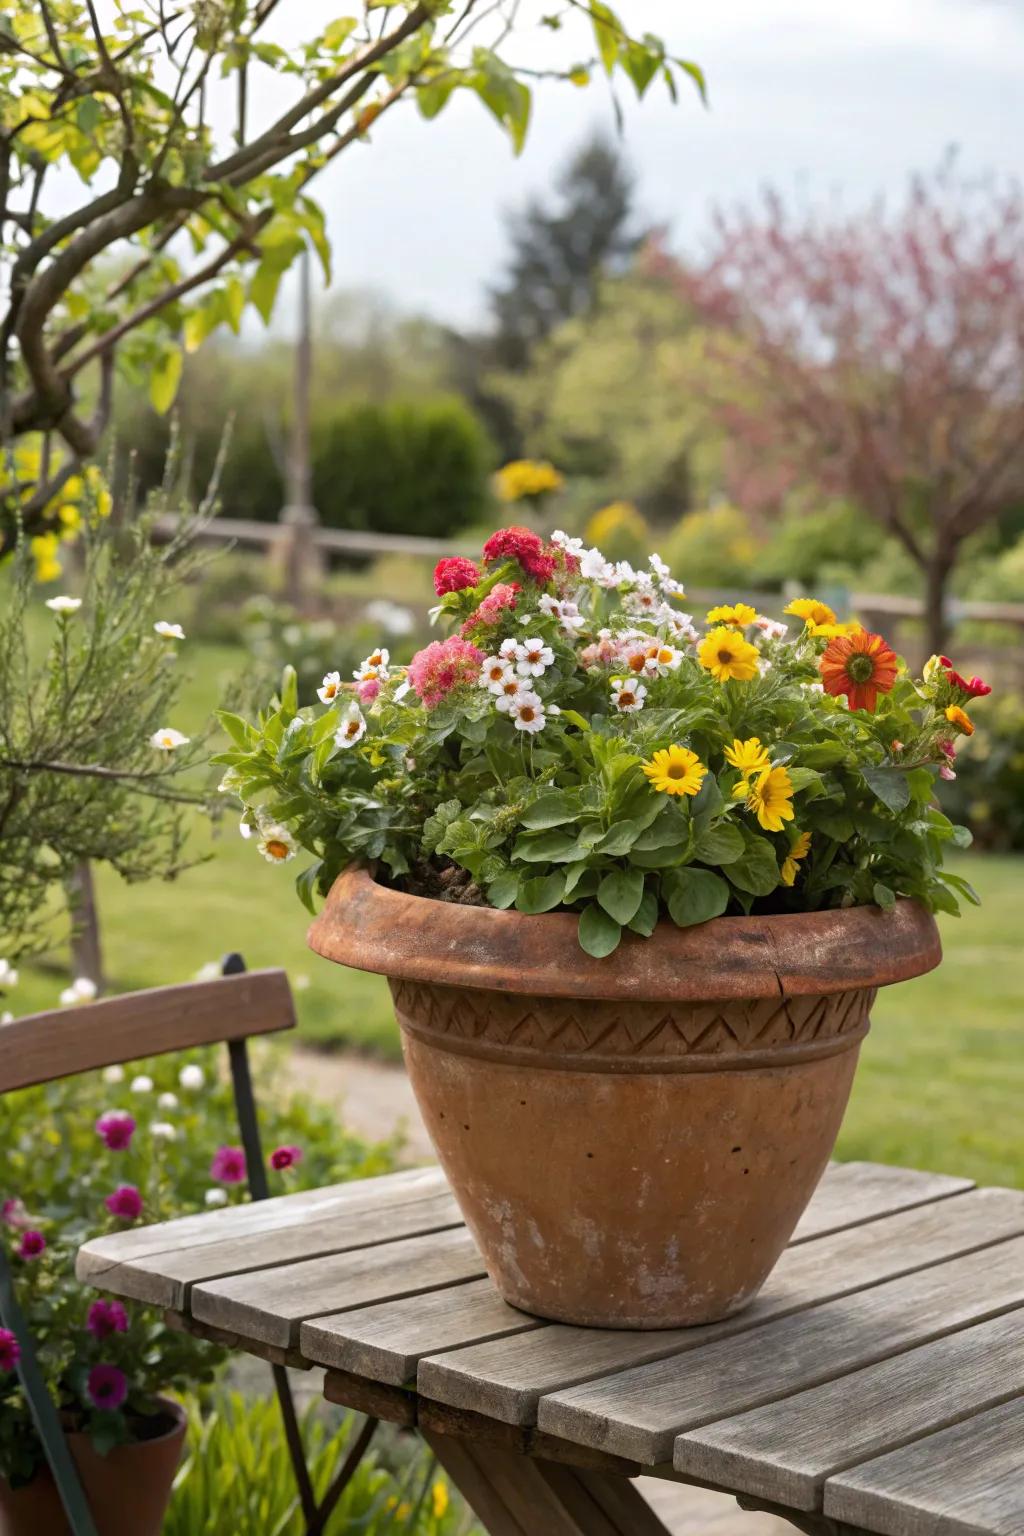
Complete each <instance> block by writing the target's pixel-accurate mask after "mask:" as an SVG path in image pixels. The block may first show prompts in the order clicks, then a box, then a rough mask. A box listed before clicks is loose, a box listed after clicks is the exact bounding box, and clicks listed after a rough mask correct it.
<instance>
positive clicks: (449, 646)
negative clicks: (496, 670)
mask: <svg viewBox="0 0 1024 1536" xmlns="http://www.w3.org/2000/svg"><path fill="white" fill-rule="evenodd" d="M483 659H484V655H483V652H482V651H478V650H477V648H476V646H475V645H470V644H469V643H468V641H466V640H463V639H462V638H461V637H460V636H459V635H449V637H448V639H447V640H435V641H434V642H433V644H431V645H427V646H425V647H424V648H423V650H422V651H417V652H416V655H415V656H414V657H413V659H412V661H410V663H409V670H408V673H407V677H408V680H409V683H410V684H411V686H412V687H413V688H414V689H415V690H416V692H417V693H418V694H419V696H420V699H421V701H422V703H423V707H424V708H425V709H434V708H435V707H436V706H437V705H438V704H440V702H441V700H442V699H444V698H446V697H447V695H448V694H449V693H451V691H452V689H453V688H458V687H459V685H460V684H462V683H475V682H476V680H477V678H478V676H479V674H480V663H481V662H482V661H483Z"/></svg>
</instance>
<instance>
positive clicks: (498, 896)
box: [487, 869, 519, 912]
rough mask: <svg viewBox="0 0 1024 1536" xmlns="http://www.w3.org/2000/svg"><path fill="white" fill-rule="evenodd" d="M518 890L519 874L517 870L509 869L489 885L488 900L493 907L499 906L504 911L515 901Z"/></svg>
mask: <svg viewBox="0 0 1024 1536" xmlns="http://www.w3.org/2000/svg"><path fill="white" fill-rule="evenodd" d="M518 891H519V876H518V875H517V874H516V872H515V870H512V869H509V870H506V871H505V873H504V874H503V875H499V876H498V878H497V879H496V880H492V881H491V883H490V885H489V886H488V887H487V900H488V901H489V902H490V904H491V906H492V907H497V908H498V909H499V911H502V912H504V910H505V908H506V907H510V906H511V905H512V903H513V902H514V901H515V899H516V895H517V894H518Z"/></svg>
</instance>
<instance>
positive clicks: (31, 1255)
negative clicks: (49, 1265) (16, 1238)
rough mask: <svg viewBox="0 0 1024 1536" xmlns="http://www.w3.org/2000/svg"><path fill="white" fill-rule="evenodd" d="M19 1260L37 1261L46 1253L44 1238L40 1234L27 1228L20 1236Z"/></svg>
mask: <svg viewBox="0 0 1024 1536" xmlns="http://www.w3.org/2000/svg"><path fill="white" fill-rule="evenodd" d="M17 1252H18V1258H19V1259H38V1258H39V1257H40V1255H41V1254H44V1253H45V1252H46V1238H45V1237H44V1236H43V1234H42V1233H41V1232H37V1231H35V1229H34V1228H29V1230H28V1231H27V1232H23V1233H22V1234H21V1242H20V1243H19V1244H18V1250H17Z"/></svg>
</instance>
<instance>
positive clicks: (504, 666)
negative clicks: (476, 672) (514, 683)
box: [478, 656, 515, 693]
mask: <svg viewBox="0 0 1024 1536" xmlns="http://www.w3.org/2000/svg"><path fill="white" fill-rule="evenodd" d="M514 676H515V674H514V673H513V671H512V664H511V662H509V661H508V660H506V658H505V657H504V656H488V657H486V659H485V660H484V661H483V662H482V663H481V666H480V677H479V679H478V681H479V683H480V687H481V688H487V689H489V690H490V692H491V693H500V692H501V685H502V683H506V682H508V680H509V678H510V677H514Z"/></svg>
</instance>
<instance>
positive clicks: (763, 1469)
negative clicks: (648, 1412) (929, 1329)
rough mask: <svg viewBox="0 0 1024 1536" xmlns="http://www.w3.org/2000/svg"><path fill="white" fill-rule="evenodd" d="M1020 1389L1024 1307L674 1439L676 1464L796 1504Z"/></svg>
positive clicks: (816, 1502) (802, 1505)
mask: <svg viewBox="0 0 1024 1536" xmlns="http://www.w3.org/2000/svg"><path fill="white" fill-rule="evenodd" d="M1021 1393H1024V1309H1021V1308H1018V1309H1017V1310H1016V1311H1013V1312H1008V1313H1004V1314H1003V1315H1002V1316H1001V1317H997V1318H993V1319H992V1320H991V1321H990V1322H986V1323H980V1324H978V1325H977V1326H976V1327H973V1328H966V1329H964V1330H962V1331H961V1332H958V1333H953V1334H947V1335H946V1336H945V1337H944V1338H941V1339H936V1340H935V1341H934V1342H933V1343H931V1344H925V1345H923V1346H921V1348H919V1349H911V1350H908V1351H907V1352H906V1353H905V1354H901V1355H897V1356H895V1358H893V1359H890V1360H886V1361H884V1362H883V1363H882V1364H881V1365H874V1366H869V1367H868V1368H867V1369H866V1370H861V1371H855V1372H854V1373H853V1374H852V1375H849V1376H842V1377H840V1378H838V1379H837V1380H835V1381H830V1382H827V1383H825V1385H824V1386H820V1387H813V1388H812V1389H811V1390H810V1391H808V1392H799V1393H797V1395H796V1396H795V1397H788V1398H786V1399H785V1401H783V1402H778V1401H774V1402H771V1403H769V1404H768V1405H767V1406H766V1407H764V1408H755V1409H754V1410H753V1411H752V1412H750V1413H744V1414H740V1415H739V1416H738V1417H737V1418H732V1419H725V1420H723V1421H721V1422H720V1423H716V1424H708V1425H706V1426H705V1427H704V1428H703V1429H695V1430H690V1431H689V1432H688V1433H687V1434H684V1435H680V1436H679V1438H678V1439H677V1440H676V1444H675V1454H674V1462H675V1466H676V1469H677V1470H678V1471H680V1472H685V1473H688V1474H689V1475H690V1476H693V1477H699V1478H701V1479H703V1480H705V1481H707V1482H712V1483H717V1484H718V1485H719V1486H720V1487H724V1488H731V1489H736V1490H740V1491H742V1492H745V1493H751V1494H755V1495H756V1496H757V1497H758V1498H762V1499H769V1500H771V1501H773V1502H774V1503H777V1504H785V1505H788V1506H789V1507H791V1508H793V1509H818V1508H820V1507H821V1493H822V1488H823V1487H824V1484H825V1480H826V1478H828V1477H830V1476H831V1475H832V1474H833V1473H835V1472H838V1471H840V1470H841V1469H842V1468H845V1467H852V1466H854V1465H855V1464H856V1463H857V1462H861V1461H865V1460H867V1459H868V1458H869V1457H876V1456H879V1455H882V1454H883V1453H885V1452H887V1451H890V1450H893V1449H895V1448H897V1447H899V1446H902V1445H905V1444H907V1443H908V1442H910V1441H913V1440H918V1439H920V1438H921V1437H922V1436H924V1435H927V1434H930V1433H932V1432H934V1431H935V1430H939V1429H943V1428H945V1427H946V1426H947V1425H950V1424H954V1423H956V1422H957V1421H958V1420H961V1419H966V1418H969V1417H972V1416H973V1415H975V1414H978V1413H980V1412H982V1411H983V1410H984V1409H986V1408H989V1407H992V1406H993V1405H994V1404H996V1403H999V1402H1002V1401H1004V1400H1005V1399H1007V1398H1010V1397H1015V1396H1018V1395H1019V1394H1021Z"/></svg>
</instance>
